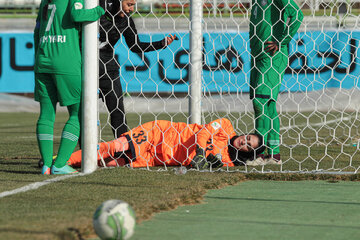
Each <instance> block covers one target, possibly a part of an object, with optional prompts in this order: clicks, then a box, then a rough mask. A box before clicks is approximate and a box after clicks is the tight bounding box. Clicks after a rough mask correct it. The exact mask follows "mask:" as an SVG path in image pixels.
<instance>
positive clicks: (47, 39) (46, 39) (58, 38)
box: [40, 35, 66, 43]
mask: <svg viewBox="0 0 360 240" xmlns="http://www.w3.org/2000/svg"><path fill="white" fill-rule="evenodd" d="M40 43H66V36H65V35H52V36H43V37H42V38H40Z"/></svg>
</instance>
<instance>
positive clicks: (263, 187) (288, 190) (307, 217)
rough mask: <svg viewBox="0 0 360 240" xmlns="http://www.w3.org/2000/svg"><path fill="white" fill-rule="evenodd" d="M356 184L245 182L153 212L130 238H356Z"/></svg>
mask: <svg viewBox="0 0 360 240" xmlns="http://www.w3.org/2000/svg"><path fill="white" fill-rule="evenodd" d="M359 189H360V183H359V182H342V181H340V182H334V183H331V182H326V181H299V182H280V181H247V182H243V183H240V184H238V185H236V186H229V187H226V188H224V189H221V190H211V191H209V192H208V193H207V194H206V196H205V199H204V204H201V205H192V206H182V207H179V208H178V209H176V210H174V211H170V212H163V213H160V214H157V215H156V216H155V217H154V218H152V220H150V221H145V222H143V223H142V224H140V225H138V226H137V229H136V232H135V235H134V237H133V238H131V239H132V240H133V239H142V240H144V239H158V240H161V239H199V240H201V239H247V240H248V239H276V240H280V239H292V240H296V239H306V240H311V239H317V240H319V239H327V240H329V239H360V190H359Z"/></svg>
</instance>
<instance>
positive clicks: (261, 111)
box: [253, 98, 271, 154]
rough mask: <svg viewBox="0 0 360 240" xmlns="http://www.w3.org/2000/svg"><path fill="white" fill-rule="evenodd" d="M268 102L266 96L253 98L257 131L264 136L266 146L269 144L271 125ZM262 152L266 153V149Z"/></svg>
mask: <svg viewBox="0 0 360 240" xmlns="http://www.w3.org/2000/svg"><path fill="white" fill-rule="evenodd" d="M268 102H269V99H266V98H254V99H253V107H254V118H255V129H256V133H257V134H260V135H261V136H263V138H264V145H265V146H267V145H268V134H269V131H270V127H271V118H270V115H269V105H268ZM261 154H265V151H264V152H262V153H261Z"/></svg>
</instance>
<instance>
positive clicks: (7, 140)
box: [0, 113, 360, 239]
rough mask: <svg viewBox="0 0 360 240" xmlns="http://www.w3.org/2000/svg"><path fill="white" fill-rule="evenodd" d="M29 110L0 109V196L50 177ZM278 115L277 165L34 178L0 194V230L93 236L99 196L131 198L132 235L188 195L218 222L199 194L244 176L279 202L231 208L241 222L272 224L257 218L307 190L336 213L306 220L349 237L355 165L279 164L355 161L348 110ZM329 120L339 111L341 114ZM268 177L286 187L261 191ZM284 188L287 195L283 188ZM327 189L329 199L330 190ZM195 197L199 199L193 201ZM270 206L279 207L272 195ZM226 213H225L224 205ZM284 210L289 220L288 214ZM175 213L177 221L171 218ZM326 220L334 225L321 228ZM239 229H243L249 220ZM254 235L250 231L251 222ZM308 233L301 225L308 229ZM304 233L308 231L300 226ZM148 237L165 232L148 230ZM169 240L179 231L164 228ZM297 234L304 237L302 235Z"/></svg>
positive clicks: (0, 235)
mask: <svg viewBox="0 0 360 240" xmlns="http://www.w3.org/2000/svg"><path fill="white" fill-rule="evenodd" d="M37 115H38V114H36V113H0V133H1V134H0V135H1V144H0V181H1V184H0V196H1V194H4V193H6V192H9V191H13V190H16V189H19V188H21V187H24V186H28V185H29V184H33V183H37V182H43V181H45V180H49V179H54V178H56V177H54V176H50V177H48V176H42V175H40V169H39V168H38V167H37V162H38V160H39V152H38V148H37V143H36V138H35V124H36V119H37ZM219 116H225V117H228V118H230V119H231V120H232V121H234V120H235V119H238V121H237V122H236V126H235V128H236V129H237V131H238V132H247V131H250V130H252V129H253V125H252V120H251V119H252V116H250V115H242V114H218V115H213V114H205V119H206V120H207V121H209V120H211V119H214V118H216V117H219ZM281 116H282V118H281V122H282V136H283V139H282V142H283V146H282V149H281V151H282V153H283V158H284V159H287V162H285V163H284V166H283V169H279V168H276V167H275V168H274V167H272V168H271V167H269V168H266V169H262V168H259V169H256V171H252V173H243V171H244V170H245V169H236V171H231V172H225V171H223V172H215V173H208V172H207V173H206V172H205V173H199V172H195V171H188V173H187V174H186V175H180V176H179V175H175V174H174V173H173V171H172V170H171V169H170V170H168V171H156V169H155V170H152V171H145V170H139V169H136V170H134V169H127V168H115V169H102V170H98V171H96V172H95V173H93V174H91V175H86V176H79V177H72V178H68V179H64V180H62V181H57V182H54V183H51V184H48V185H46V186H42V187H40V188H38V189H35V190H30V191H26V192H22V193H17V194H13V195H9V196H5V197H0V213H1V214H0V239H91V238H95V235H94V231H93V229H92V214H93V213H94V211H95V209H96V207H97V206H98V205H99V204H100V203H101V202H103V201H105V200H108V199H121V200H124V201H127V202H128V203H130V204H131V205H132V206H133V207H134V209H135V211H136V214H137V221H138V224H139V226H138V228H139V229H138V231H137V232H136V234H135V236H134V239H153V238H151V235H149V234H150V233H149V231H148V230H146V229H147V227H149V226H151V224H156V222H153V221H157V218H158V217H157V216H159V217H160V223H161V218H162V216H163V215H155V218H154V219H153V220H150V221H145V220H148V219H151V217H152V216H154V214H155V213H157V212H161V211H167V210H171V209H175V208H177V207H178V206H181V205H183V206H189V205H194V204H196V205H194V206H192V207H197V206H198V207H199V208H200V209H195V210H191V211H195V212H196V211H203V215H202V216H203V217H204V218H206V219H207V220H208V221H211V222H210V223H209V226H215V225H216V221H225V222H226V221H227V220H226V215H225V216H224V218H220V219H219V218H215V219H214V221H215V222H213V220H211V219H212V218H211V216H210V215H209V217H206V216H207V214H208V212H211V211H212V210H211V206H210V204H209V201H208V200H209V199H213V198H209V197H208V196H209V195H205V197H204V194H205V193H206V192H207V191H208V190H209V189H218V188H223V187H225V186H227V185H236V186H234V187H239V188H240V190H241V189H242V187H241V186H244V187H245V188H246V186H249V185H247V184H250V186H251V187H248V188H252V189H254V191H255V190H256V191H255V193H256V195H251V196H252V198H253V199H255V200H257V201H258V202H260V205H258V206H259V209H261V207H262V206H264V201H261V199H267V201H266V202H270V203H271V202H274V203H275V202H279V203H283V204H286V209H285V208H284V209H282V208H280V209H278V210H273V209H271V208H270V207H271V206H268V205H267V206H266V208H267V209H266V210H267V212H266V213H267V214H268V215H267V216H266V217H267V219H264V218H263V217H264V216H262V214H261V213H262V212H261V211H260V210H259V211H255V210H254V211H253V212H252V211H250V210H248V212H247V213H241V214H240V213H239V215H242V214H246V215H250V214H253V215H252V216H251V217H252V219H250V220H251V221H250V223H248V225H247V226H248V227H252V226H260V225H261V224H262V223H263V224H264V226H260V227H261V229H262V231H264V232H266V231H272V229H273V227H272V225H271V223H268V224H267V225H266V224H265V222H267V221H269V219H271V216H270V214H271V213H272V214H274V217H275V220H276V218H278V217H279V216H282V215H279V214H284V215H286V214H287V211H288V213H289V214H290V213H291V214H293V215H292V217H293V218H294V216H295V215H296V211H295V210H294V209H293V210H291V209H289V206H288V205H287V204H288V203H289V202H293V203H294V204H292V206H293V207H294V208H296V209H300V208H301V209H303V205H302V204H303V203H307V202H311V199H312V198H313V199H312V201H313V202H315V203H316V202H320V203H321V202H322V201H323V202H324V203H323V207H322V211H320V213H321V212H323V213H324V214H325V213H329V212H328V211H330V210H332V209H334V208H335V207H338V209H339V211H340V212H337V214H338V215H336V218H334V222H331V221H330V220H329V219H328V215H326V214H325V215H323V216H321V215H319V214H320V213H318V212H316V214H315V213H314V217H315V216H316V219H313V222H309V223H308V224H309V225H311V224H315V225H317V226H320V228H321V226H322V225H324V226H325V227H326V228H328V229H333V230H334V229H335V230H338V231H340V233H341V231H343V236H351V235H346V234H348V232H350V233H353V232H354V231H355V230H356V229H359V224H358V223H357V222H356V223H354V222H353V220H352V219H353V218H351V217H349V216H348V215H349V214H351V212H356V211H355V210H354V209H352V208H351V207H354V208H358V206H359V204H360V203H359V200H358V199H359V197H358V195H356V189H358V187H359V186H358V185H359V184H358V182H359V179H360V176H359V174H349V175H347V174H346V175H345V174H340V175H324V174H297V173H285V172H284V171H285V170H286V169H288V170H291V171H296V170H309V171H311V170H314V169H320V168H321V169H330V171H331V169H342V170H343V171H344V172H345V171H354V169H357V168H358V167H359V165H360V164H359V158H358V157H356V154H358V153H357V147H354V146H353V144H354V142H355V141H356V140H357V138H358V133H357V129H356V125H358V124H357V120H356V118H355V116H353V114H352V113H312V114H305V113H298V114H295V113H294V114H293V113H288V114H282V115H281ZM155 117H156V118H157V119H168V120H173V121H185V120H186V116H184V115H182V114H175V115H166V114H159V115H157V116H155ZM66 118H67V116H66V114H64V113H59V114H58V115H57V120H56V124H55V136H58V137H55V149H57V147H58V144H59V140H60V138H59V136H60V133H61V128H62V126H63V123H64V122H65V121H66ZM101 119H102V123H106V116H104V115H102V116H101ZM153 119H154V116H153V115H151V114H140V115H137V114H129V115H128V123H129V125H130V127H134V126H136V125H138V124H139V123H143V122H147V121H151V120H153ZM339 119H342V121H340V120H339ZM288 126H291V128H288ZM101 127H102V128H104V129H103V131H102V138H103V139H104V140H111V138H112V136H111V135H112V134H111V131H110V129H109V128H108V126H106V124H103V125H102V126H101ZM334 136H335V137H334ZM281 170H283V173H267V174H261V173H258V172H261V171H276V172H279V171H281ZM254 180H262V181H254ZM273 180H278V181H285V180H286V181H291V182H286V183H288V186H290V190H291V191H290V190H289V188H288V187H284V189H282V187H277V188H278V189H277V191H276V195H275V192H274V193H273V194H271V193H270V191H268V190H269V189H271V188H269V187H268V185H267V184H271V183H273V184H275V185H276V184H280V183H281V182H273ZM300 180H323V181H314V183H313V185H311V186H308V185H307V184H309V182H308V181H306V182H303V181H300ZM345 180H346V182H345ZM292 181H296V182H292ZM350 181H354V182H350ZM326 184H328V185H326ZM318 185H321V186H322V187H324V186H325V189H326V186H328V187H329V189H331V191H328V192H326V191H325V193H326V194H328V195H329V196H326V195H325V196H318V195H317V191H316V187H317V186H318ZM270 187H271V185H270ZM302 188H304V191H305V190H306V189H309V188H310V189H313V188H314V189H313V190H311V191H310V190H309V191H310V192H305V193H304V194H305V195H304V196H306V199H305V200H304V199H300V197H299V196H300V195H301V191H300V190H298V189H302ZM226 189H228V188H224V189H223V190H222V191H229V190H226ZM286 189H288V190H286ZM319 189H321V188H319ZM240 190H235V191H233V192H234V194H235V192H237V191H239V193H238V195H236V194H235V195H232V193H228V192H227V193H226V195H224V196H227V198H234V199H237V200H236V201H235V202H238V201H240V202H241V201H243V200H244V199H243V200H241V198H246V197H247V196H249V195H247V193H246V192H243V194H244V196H242V194H241V193H242V192H241V191H242V190H241V191H240ZM217 191H219V190H214V194H215V195H216V194H220V195H222V193H220V192H219V193H218V192H217ZM319 192H321V191H319ZM212 193H213V192H212V191H211V192H209V193H208V194H212ZM255 193H254V194H255ZM345 193H346V194H348V195H346V194H345ZM291 194H294V195H293V196H292V197H291V196H290V195H291ZM306 194H308V195H306ZM351 194H353V197H354V199H353V200H351V199H350V195H351ZM210 196H211V195H210ZM327 197H328V198H329V199H328V201H329V202H330V203H331V204H326V201H325V200H326V198H327ZM335 197H338V198H337V199H335ZM239 198H240V200H239ZM330 198H331V199H330ZM215 199H216V198H215ZM269 199H270V200H272V201H270V200H269ZM255 200H254V201H248V202H247V204H249V203H254V202H256V201H255ZM198 203H204V204H201V205H197V204H198ZM241 203H242V202H241ZM245 203H246V202H245ZM261 203H262V204H261ZM224 204H225V203H224ZM224 204H222V205H224ZM257 204H258V203H257ZM206 205H209V206H210V209H204V210H201V209H202V208H204V207H206ZM279 205H280V206H281V204H279ZM244 206H247V205H244ZM340 206H348V207H349V208H344V209H342V208H340ZM246 208H247V207H246ZM268 208H269V209H268ZM179 209H183V208H179ZM179 209H178V210H179ZM288 209H289V210H288ZM178 210H177V211H178ZM243 210H244V209H243ZM245 210H246V209H245ZM299 211H300V210H299ZM309 211H310V210H309ZM294 212H295V213H294ZM300 212H301V211H300ZM357 212H358V211H357ZM162 214H165V213H162ZM168 214H170V215H168V216H166V217H165V219H167V220H168V221H172V222H173V223H177V224H176V226H177V227H178V229H177V230H176V231H178V232H179V231H180V233H181V234H185V236H186V231H184V232H182V231H181V228H180V227H179V226H181V225H186V224H189V221H195V220H196V219H195V220H194V219H183V218H182V217H181V218H177V219H172V220H170V219H171V217H172V216H175V217H176V216H177V215H176V212H174V213H173V212H172V211H171V212H169V213H168ZM172 214H175V215H172ZM209 214H210V213H209ZM230 214H234V213H233V212H230ZM294 214H295V215H294ZM199 217H200V215H199ZM355 217H356V216H355ZM169 218H170V219H169ZM289 218H290V219H291V216H290V217H289ZM180 219H183V220H181V221H180ZM231 219H233V220H234V221H237V220H239V221H240V222H241V221H245V219H237V218H234V217H229V218H228V221H229V220H231ZM261 219H262V220H261ZM357 219H358V218H357ZM179 221H180V222H179ZM294 221H295V220H294ZM322 221H323V222H322ZM283 222H284V221H283ZM283 222H281V221H278V220H276V221H275V223H283ZM182 223H183V224H182ZM249 224H250V225H249ZM251 224H255V225H251ZM256 224H260V225H256ZM292 224H298V225H292ZM274 225H275V224H274ZM294 226H300V227H299V228H297V229H300V230H301V229H305V230H306V228H301V227H302V226H303V227H306V223H304V222H296V223H293V222H289V224H287V225H283V226H277V227H276V229H277V228H280V230H281V229H284V228H288V229H287V230H289V228H294ZM331 226H334V227H333V228H331ZM158 228H159V229H163V230H164V231H165V230H168V231H171V229H170V228H167V227H161V225H160V226H159V227H158ZM219 228H221V231H224V233H223V234H222V236H224V238H222V239H226V236H231V231H232V230H231V229H232V228H229V229H228V230H226V228H225V227H219ZM212 229H214V227H211V228H210V230H212ZM305 230H304V231H305ZM176 231H175V230H174V231H173V232H174V233H173V234H175V232H176ZM208 231H209V230H208ZM219 231H220V229H216V234H217V235H216V234H215V235H214V236H220V235H219V234H221V232H219ZM229 231H230V232H229ZM248 231H250V229H249V228H248ZM355 233H357V236H359V233H358V232H356V231H355ZM169 234H170V233H169ZM189 234H190V233H189ZM259 234H260V235H259V238H260V237H261V233H260V231H259ZM308 234H311V232H310V233H308ZM167 236H171V235H167ZM183 236H184V235H183ZM189 236H190V235H189ZM204 236H206V234H204ZM304 236H308V235H306V234H304ZM327 236H329V235H327ZM334 236H339V235H334ZM156 239H166V238H160V237H159V238H157V237H156ZM173 239H181V238H178V237H176V236H174V238H173ZM189 239H190V238H189ZM208 239H209V238H208ZM228 239H231V238H228ZM252 239H257V237H256V236H255V237H254V236H253V238H252ZM260 239H264V238H260ZM273 239H282V238H281V236H280V238H273ZM283 239H285V238H283ZM293 239H295V238H293ZM298 239H301V238H298ZM307 239H311V238H309V237H308V238H307ZM319 239H321V238H319ZM324 239H325V238H324ZM327 239H336V238H327ZM337 239H339V238H337ZM347 239H350V238H347Z"/></svg>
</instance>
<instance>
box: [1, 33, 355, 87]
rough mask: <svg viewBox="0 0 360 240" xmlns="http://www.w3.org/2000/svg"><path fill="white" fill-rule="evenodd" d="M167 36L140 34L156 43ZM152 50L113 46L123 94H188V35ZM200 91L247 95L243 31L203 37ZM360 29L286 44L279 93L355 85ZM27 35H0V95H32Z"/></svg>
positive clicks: (31, 58)
mask: <svg viewBox="0 0 360 240" xmlns="http://www.w3.org/2000/svg"><path fill="white" fill-rule="evenodd" d="M165 35H166V34H164V33H162V34H140V39H141V40H142V41H150V40H152V41H157V40H161V39H163V38H164V36H165ZM178 35H179V39H180V40H178V41H174V42H173V44H171V45H170V46H169V47H167V48H166V49H163V50H159V51H155V52H147V53H144V54H136V53H133V52H131V51H130V50H129V49H128V47H127V45H126V43H125V40H124V39H121V40H120V41H119V42H118V43H117V45H116V47H115V54H116V57H117V58H118V61H119V63H120V66H121V69H120V75H121V77H120V79H121V82H122V86H123V89H124V91H127V92H187V91H188V87H189V85H188V83H189V67H190V66H189V37H190V36H189V33H179V34H178ZM203 39H204V46H203V73H202V76H203V88H204V91H209V92H248V91H249V85H248V83H249V78H250V48H249V36H248V33H247V32H241V33H236V32H232V33H231V32H230V33H219V32H213V33H205V34H204V35H203ZM359 41H360V31H352V32H350V31H325V32H324V31H309V32H300V33H298V34H296V35H295V37H294V39H293V40H292V41H291V43H290V45H289V67H288V68H287V69H286V72H285V76H284V81H283V84H282V87H281V91H313V90H319V89H324V88H347V89H350V88H354V87H358V86H359V84H360V83H359V76H360V59H359ZM33 51H34V50H33V35H32V34H31V33H0V56H1V57H0V92H33V88H34V75H33V72H32V71H33V66H34V53H33Z"/></svg>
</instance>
